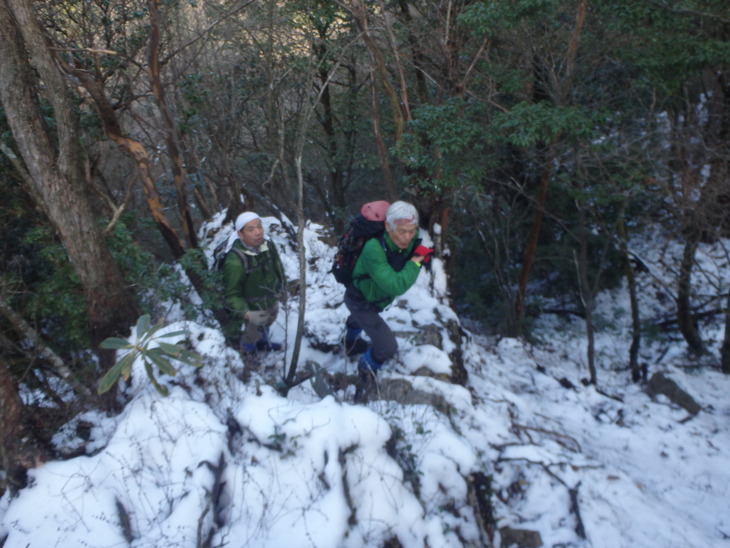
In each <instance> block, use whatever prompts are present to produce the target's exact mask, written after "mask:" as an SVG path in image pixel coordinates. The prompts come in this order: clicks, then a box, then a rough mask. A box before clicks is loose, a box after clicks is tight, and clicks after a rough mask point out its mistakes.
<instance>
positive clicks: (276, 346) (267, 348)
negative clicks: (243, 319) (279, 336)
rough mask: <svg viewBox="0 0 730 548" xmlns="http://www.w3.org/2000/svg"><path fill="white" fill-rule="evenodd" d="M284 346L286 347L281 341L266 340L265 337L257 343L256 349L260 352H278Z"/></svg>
mask: <svg viewBox="0 0 730 548" xmlns="http://www.w3.org/2000/svg"><path fill="white" fill-rule="evenodd" d="M282 348H284V347H283V346H282V345H281V344H280V343H275V342H271V341H265V340H263V339H261V340H260V341H259V342H257V343H256V350H258V351H259V352H278V351H279V350H281V349H282Z"/></svg>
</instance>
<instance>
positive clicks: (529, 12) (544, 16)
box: [459, 0, 559, 36]
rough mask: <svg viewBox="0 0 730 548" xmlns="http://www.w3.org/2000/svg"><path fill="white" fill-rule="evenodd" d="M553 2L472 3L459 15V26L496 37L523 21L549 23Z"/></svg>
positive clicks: (498, 0)
mask: <svg viewBox="0 0 730 548" xmlns="http://www.w3.org/2000/svg"><path fill="white" fill-rule="evenodd" d="M558 4H559V2H556V1H555V0H492V1H483V2H473V3H471V4H470V5H468V6H467V7H466V8H465V9H464V11H463V12H462V13H461V14H460V15H459V24H460V25H463V26H464V28H465V29H468V30H470V31H472V32H474V33H476V34H487V35H490V36H494V35H496V34H497V33H498V32H499V31H502V30H504V29H510V28H513V27H515V26H516V25H518V24H520V23H521V22H522V21H523V20H524V19H531V20H543V21H549V20H550V18H549V17H548V16H549V15H550V14H551V13H552V11H553V10H554V9H555V6H556V5H558Z"/></svg>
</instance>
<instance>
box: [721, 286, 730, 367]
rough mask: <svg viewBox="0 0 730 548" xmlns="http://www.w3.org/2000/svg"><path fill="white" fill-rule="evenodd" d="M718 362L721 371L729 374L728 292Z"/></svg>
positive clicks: (729, 330)
mask: <svg viewBox="0 0 730 548" xmlns="http://www.w3.org/2000/svg"><path fill="white" fill-rule="evenodd" d="M720 364H721V367H722V372H723V373H725V374H726V375H730V293H728V296H727V303H726V304H725V337H724V338H723V340H722V348H721V349H720Z"/></svg>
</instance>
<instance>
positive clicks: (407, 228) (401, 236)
mask: <svg viewBox="0 0 730 548" xmlns="http://www.w3.org/2000/svg"><path fill="white" fill-rule="evenodd" d="M385 228H386V232H387V233H388V236H390V239H391V240H393V243H394V244H395V245H396V246H397V247H398V248H399V249H405V248H407V247H408V244H410V243H411V240H412V239H413V237H414V236H415V235H416V232H418V223H411V222H409V221H407V220H403V221H395V223H394V224H392V225H391V224H390V223H388V222H386V223H385Z"/></svg>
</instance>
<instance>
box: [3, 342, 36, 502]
mask: <svg viewBox="0 0 730 548" xmlns="http://www.w3.org/2000/svg"><path fill="white" fill-rule="evenodd" d="M44 460H45V454H44V451H43V450H41V449H40V446H39V444H38V443H36V440H35V438H34V437H33V435H32V433H31V432H30V431H29V430H28V428H26V426H25V424H24V422H23V403H22V402H21V401H20V397H19V396H18V391H17V389H16V388H15V382H14V381H13V378H12V376H11V375H10V371H9V370H8V365H7V363H6V362H5V361H4V360H3V358H2V355H0V468H2V469H3V470H4V471H5V479H4V481H2V480H0V494H1V493H2V491H3V490H4V489H5V488H6V487H7V488H9V489H10V491H11V492H14V491H16V490H18V489H22V488H23V487H25V477H26V476H25V472H26V471H27V470H28V469H29V468H34V467H35V466H37V465H39V464H40V463H41V462H43V461H44Z"/></svg>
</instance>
